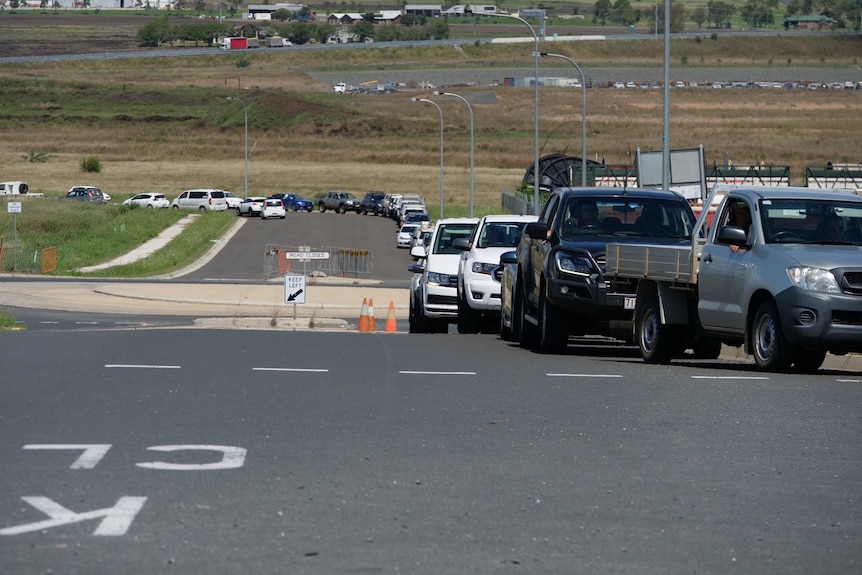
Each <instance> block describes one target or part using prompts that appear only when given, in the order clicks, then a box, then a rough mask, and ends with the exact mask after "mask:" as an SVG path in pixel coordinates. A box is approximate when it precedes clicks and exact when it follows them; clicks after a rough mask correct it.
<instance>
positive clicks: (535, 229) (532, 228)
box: [524, 222, 548, 240]
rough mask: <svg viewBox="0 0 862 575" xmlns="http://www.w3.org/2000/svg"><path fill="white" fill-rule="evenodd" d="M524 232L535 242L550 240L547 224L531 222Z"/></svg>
mask: <svg viewBox="0 0 862 575" xmlns="http://www.w3.org/2000/svg"><path fill="white" fill-rule="evenodd" d="M524 231H525V232H526V233H527V235H528V236H530V238H532V239H534V240H546V239H548V224H546V223H545V222H530V223H529V224H527V226H526V227H525V228H524Z"/></svg>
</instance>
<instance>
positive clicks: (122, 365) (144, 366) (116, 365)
mask: <svg viewBox="0 0 862 575" xmlns="http://www.w3.org/2000/svg"><path fill="white" fill-rule="evenodd" d="M105 367H108V368H122V369H180V368H181V367H182V366H180V365H147V364H134V363H106V364H105Z"/></svg>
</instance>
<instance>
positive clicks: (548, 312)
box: [539, 289, 569, 353]
mask: <svg viewBox="0 0 862 575" xmlns="http://www.w3.org/2000/svg"><path fill="white" fill-rule="evenodd" d="M544 292H545V290H544V289H542V296H541V299H540V300H539V351H541V352H542V353H563V352H564V351H566V346H567V345H568V340H569V331H568V328H569V326H568V322H567V321H566V312H565V311H564V310H561V309H559V308H557V307H555V306H554V304H552V303H551V302H549V301H548V298H547V297H546V296H545V293H544Z"/></svg>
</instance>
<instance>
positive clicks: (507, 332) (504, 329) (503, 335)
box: [498, 313, 512, 341]
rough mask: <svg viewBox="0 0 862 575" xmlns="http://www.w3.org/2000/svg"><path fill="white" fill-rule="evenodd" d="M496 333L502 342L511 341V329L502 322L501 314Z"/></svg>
mask: <svg viewBox="0 0 862 575" xmlns="http://www.w3.org/2000/svg"><path fill="white" fill-rule="evenodd" d="M498 331H499V333H500V339H502V340H503V341H512V328H511V327H509V326H507V325H506V323H505V322H504V321H503V314H502V313H500V329H499V330H498Z"/></svg>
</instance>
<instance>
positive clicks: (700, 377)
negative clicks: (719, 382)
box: [691, 375, 769, 379]
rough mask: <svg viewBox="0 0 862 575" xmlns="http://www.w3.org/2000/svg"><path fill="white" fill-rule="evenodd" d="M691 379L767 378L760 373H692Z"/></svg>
mask: <svg viewBox="0 0 862 575" xmlns="http://www.w3.org/2000/svg"><path fill="white" fill-rule="evenodd" d="M691 378H692V379H769V378H768V377H764V376H762V375H692V376H691Z"/></svg>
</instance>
